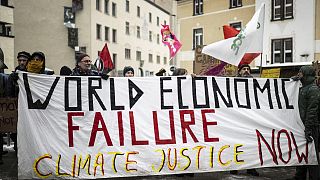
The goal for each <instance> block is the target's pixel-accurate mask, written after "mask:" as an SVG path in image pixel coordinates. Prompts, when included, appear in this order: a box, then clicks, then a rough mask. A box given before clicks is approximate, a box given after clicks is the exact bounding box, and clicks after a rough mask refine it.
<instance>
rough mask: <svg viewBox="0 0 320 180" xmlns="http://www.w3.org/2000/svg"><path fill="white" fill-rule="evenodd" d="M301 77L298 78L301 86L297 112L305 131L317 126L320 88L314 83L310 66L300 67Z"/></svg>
mask: <svg viewBox="0 0 320 180" xmlns="http://www.w3.org/2000/svg"><path fill="white" fill-rule="evenodd" d="M300 72H301V73H302V74H303V77H302V78H301V79H300V81H301V83H302V87H301V88H300V90H299V101H298V102H299V113H300V117H301V120H302V122H303V124H304V125H305V127H306V131H308V130H311V128H312V127H314V126H319V109H320V104H319V103H320V89H319V87H318V86H317V85H316V84H315V70H314V68H313V67H312V66H303V67H301V69H300Z"/></svg>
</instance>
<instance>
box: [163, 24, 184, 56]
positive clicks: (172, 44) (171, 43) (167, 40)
mask: <svg viewBox="0 0 320 180" xmlns="http://www.w3.org/2000/svg"><path fill="white" fill-rule="evenodd" d="M161 36H162V42H163V44H165V45H167V46H168V48H169V51H170V59H172V58H173V57H174V56H175V55H176V54H177V52H178V51H179V49H180V48H181V46H182V44H181V43H180V42H179V40H178V39H177V38H176V36H175V35H174V34H173V33H172V32H171V31H170V28H169V25H162V29H161Z"/></svg>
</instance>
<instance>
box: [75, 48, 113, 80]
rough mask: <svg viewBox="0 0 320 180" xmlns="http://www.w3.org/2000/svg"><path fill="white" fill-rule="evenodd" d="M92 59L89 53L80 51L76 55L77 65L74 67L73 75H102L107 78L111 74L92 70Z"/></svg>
mask: <svg viewBox="0 0 320 180" xmlns="http://www.w3.org/2000/svg"><path fill="white" fill-rule="evenodd" d="M91 62H92V61H91V59H90V56H89V55H88V54H85V53H78V54H77V55H76V67H75V68H74V69H73V71H72V74H71V76H101V78H102V79H105V80H107V79H108V78H109V76H108V75H107V74H104V73H98V72H97V71H94V70H92V64H91Z"/></svg>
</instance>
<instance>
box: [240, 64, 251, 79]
mask: <svg viewBox="0 0 320 180" xmlns="http://www.w3.org/2000/svg"><path fill="white" fill-rule="evenodd" d="M237 77H246V78H252V77H253V76H252V75H251V68H250V66H249V64H240V65H239V66H238V75H237Z"/></svg>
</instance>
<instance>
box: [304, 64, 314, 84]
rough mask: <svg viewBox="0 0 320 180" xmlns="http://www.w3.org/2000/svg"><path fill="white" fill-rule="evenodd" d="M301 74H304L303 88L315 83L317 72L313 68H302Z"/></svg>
mask: <svg viewBox="0 0 320 180" xmlns="http://www.w3.org/2000/svg"><path fill="white" fill-rule="evenodd" d="M300 72H301V73H302V74H303V77H302V78H301V80H300V81H301V83H302V85H303V86H305V85H308V84H312V83H313V82H314V80H315V78H316V77H315V75H316V71H315V69H314V67H313V66H302V67H301V68H300Z"/></svg>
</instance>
